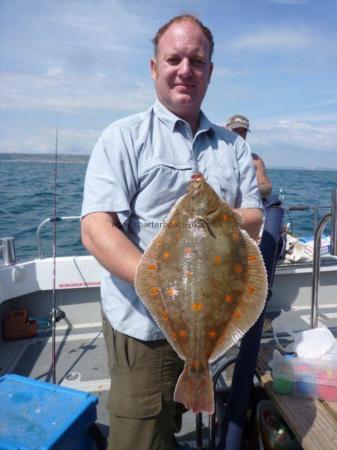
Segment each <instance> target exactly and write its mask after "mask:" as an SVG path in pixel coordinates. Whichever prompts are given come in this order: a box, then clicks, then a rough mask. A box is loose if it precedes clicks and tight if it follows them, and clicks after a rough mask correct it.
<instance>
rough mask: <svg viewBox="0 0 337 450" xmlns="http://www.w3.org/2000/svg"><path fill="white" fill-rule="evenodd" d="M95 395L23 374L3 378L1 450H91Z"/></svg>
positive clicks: (0, 397) (0, 407)
mask: <svg viewBox="0 0 337 450" xmlns="http://www.w3.org/2000/svg"><path fill="white" fill-rule="evenodd" d="M97 402H98V399H97V397H96V396H95V395H91V394H88V393H86V392H82V391H77V390H75V389H69V388H65V387H62V386H57V385H55V384H51V383H46V382H42V381H37V380H33V379H30V378H26V377H22V376H19V375H14V374H10V375H5V376H3V377H0V449H1V450H13V449H15V450H19V449H20V450H32V449H34V450H37V449H39V450H47V449H48V450H49V449H53V450H87V449H89V448H90V446H91V443H92V441H90V439H88V434H87V431H88V429H89V427H90V426H91V425H92V424H93V423H94V422H95V420H96V404H97Z"/></svg>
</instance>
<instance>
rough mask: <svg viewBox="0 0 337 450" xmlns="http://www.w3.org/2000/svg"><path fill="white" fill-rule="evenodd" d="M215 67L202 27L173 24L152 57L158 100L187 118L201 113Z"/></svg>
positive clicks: (186, 21)
mask: <svg viewBox="0 0 337 450" xmlns="http://www.w3.org/2000/svg"><path fill="white" fill-rule="evenodd" d="M212 69H213V64H212V63H211V62H210V45H209V42H208V40H207V38H206V37H205V35H204V34H203V32H202V30H201V29H200V28H199V26H198V25H196V24H195V23H194V22H191V21H189V20H184V21H182V22H178V23H173V24H172V25H171V26H170V27H169V28H168V29H167V30H166V31H165V32H164V34H163V35H162V36H161V38H160V40H159V45H158V52H157V55H156V57H155V58H154V59H152V60H151V72H152V78H153V79H154V80H155V84H156V92H157V96H158V99H159V101H160V102H161V103H162V104H163V105H164V106H166V108H167V109H169V110H170V111H171V112H173V113H174V114H176V115H177V116H178V117H181V118H183V119H186V120H187V119H188V117H190V116H193V115H196V114H199V110H200V106H201V103H202V100H203V98H204V96H205V93H206V90H207V86H208V83H209V80H210V77H211V73H212Z"/></svg>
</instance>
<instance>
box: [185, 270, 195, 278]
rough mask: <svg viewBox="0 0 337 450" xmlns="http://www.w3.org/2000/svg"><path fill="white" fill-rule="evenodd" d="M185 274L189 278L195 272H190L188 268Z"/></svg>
mask: <svg viewBox="0 0 337 450" xmlns="http://www.w3.org/2000/svg"><path fill="white" fill-rule="evenodd" d="M185 275H186V276H187V277H189V278H191V276H192V275H193V272H189V271H188V270H187V271H186V272H185Z"/></svg>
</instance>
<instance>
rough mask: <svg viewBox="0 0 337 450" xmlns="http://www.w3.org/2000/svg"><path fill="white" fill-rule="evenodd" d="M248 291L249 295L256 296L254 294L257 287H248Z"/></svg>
mask: <svg viewBox="0 0 337 450" xmlns="http://www.w3.org/2000/svg"><path fill="white" fill-rule="evenodd" d="M247 291H248V294H254V292H255V286H248V287H247Z"/></svg>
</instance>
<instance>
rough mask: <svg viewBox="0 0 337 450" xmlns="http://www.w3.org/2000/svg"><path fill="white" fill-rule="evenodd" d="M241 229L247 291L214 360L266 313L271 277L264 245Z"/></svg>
mask: <svg viewBox="0 0 337 450" xmlns="http://www.w3.org/2000/svg"><path fill="white" fill-rule="evenodd" d="M241 233H242V237H243V239H244V241H245V244H246V248H247V260H248V262H247V278H246V282H245V286H244V290H243V294H242V295H241V297H240V300H239V302H238V303H237V306H236V308H235V309H234V310H233V312H232V316H231V318H230V320H229V321H228V324H227V326H226V327H225V330H224V332H223V334H222V335H221V336H220V338H219V339H218V342H217V345H216V346H215V348H214V350H213V352H212V354H211V357H210V361H214V360H215V359H217V358H218V357H219V356H220V355H222V354H223V353H225V352H226V351H227V350H228V349H230V348H231V347H232V346H233V345H234V344H236V343H237V342H238V341H239V339H241V338H242V336H244V334H246V332H247V331H248V330H249V328H251V327H252V326H253V325H254V324H255V322H256V321H257V319H258V318H259V316H260V314H261V313H262V311H263V309H264V306H265V302H266V298H267V292H268V279H267V272H266V268H265V265H264V261H263V258H262V255H261V252H260V249H259V247H258V246H257V244H256V242H255V241H254V240H253V239H252V238H251V237H250V236H249V235H248V233H247V232H246V231H245V230H241Z"/></svg>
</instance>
